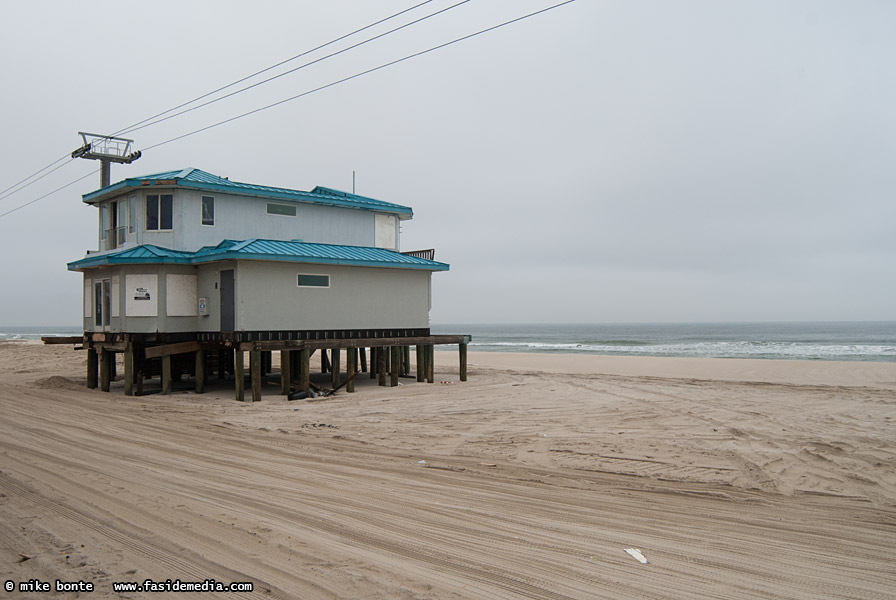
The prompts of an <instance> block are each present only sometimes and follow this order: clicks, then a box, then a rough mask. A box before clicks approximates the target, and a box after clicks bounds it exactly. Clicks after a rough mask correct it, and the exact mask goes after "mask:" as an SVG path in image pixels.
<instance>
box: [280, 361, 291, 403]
mask: <svg viewBox="0 0 896 600" xmlns="http://www.w3.org/2000/svg"><path fill="white" fill-rule="evenodd" d="M291 354H292V353H291V352H290V351H289V350H281V351H280V393H281V394H283V395H284V396H285V395H287V394H288V393H289V387H290V385H292V359H291V358H290V355H291Z"/></svg>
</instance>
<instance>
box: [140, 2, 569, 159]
mask: <svg viewBox="0 0 896 600" xmlns="http://www.w3.org/2000/svg"><path fill="white" fill-rule="evenodd" d="M572 2H575V0H566V1H565V2H560V3H559V4H554V5H553V6H549V7H547V8H543V9H541V10H537V11H535V12H531V13H529V14H526V15H523V16H521V17H517V18H515V19H511V20H509V21H504V22H503V23H499V24H498V25H493V26H491V27H487V28H485V29H481V30H479V31H477V32H475V33H471V34H468V35H465V36H462V37H459V38H455V39H453V40H451V41H450V42H445V43H444V44H439V45H438V46H433V47H432V48H427V49H426V50H421V51H420V52H415V53H413V54H408V55H407V56H404V57H402V58H399V59H397V60H393V61H391V62H387V63H383V64H381V65H379V66H377V67H373V68H372V69H367V70H366V71H361V72H360V73H355V74H354V75H349V76H348V77H343V78H342V79H339V80H337V81H333V82H330V83H328V84H326V85H322V86H320V87H317V88H314V89H312V90H308V91H306V92H302V93H301V94H296V95H295V96H290V97H289V98H284V99H283V100H279V101H277V102H274V103H273V104H268V105H267V106H262V107H260V108H256V109H253V110H250V111H248V112H244V113H242V114H239V115H237V116H235V117H230V118H229V119H224V120H223V121H218V122H217V123H212V124H211V125H206V126H205V127H200V128H199V129H196V130H194V131H190V132H189V133H184V134H182V135H179V136H176V137H173V138H170V139H167V140H165V141H163V142H159V143H157V144H153V145H152V146H147V147H146V148H144V150H152V149H153V148H158V147H159V146H164V145H165V144H169V143H171V142H174V141H177V140H182V139H184V138H186V137H190V136H192V135H196V134H197V133H202V132H203V131H208V130H209V129H213V128H215V127H218V126H220V125H224V124H226V123H231V122H233V121H236V120H237V119H242V118H243V117H248V116H249V115H254V114H255V113H259V112H262V111H265V110H268V109H270V108H274V107H275V106H280V105H281V104H286V103H287V102H292V101H293V100H297V99H299V98H302V97H304V96H308V95H310V94H313V93H315V92H319V91H321V90H325V89H327V88H331V87H333V86H336V85H339V84H340V83H345V82H346V81H351V80H352V79H357V78H358V77H362V76H364V75H368V74H370V73H373V72H375V71H380V70H382V69H385V68H387V67H391V66H393V65H397V64H398V63H402V62H404V61H406V60H410V59H412V58H416V57H418V56H423V55H424V54H429V53H430V52H434V51H436V50H440V49H442V48H445V47H447V46H451V45H452V44H456V43H458V42H462V41H464V40H468V39H470V38H473V37H476V36H478V35H482V34H484V33H488V32H490V31H494V30H496V29H500V28H501V27H506V26H507V25H511V24H513V23H518V22H519V21H522V20H524V19H528V18H530V17H534V16H536V15H540V14H542V13H546V12H548V11H549V10H554V9H555V8H559V7H561V6H564V5H566V4H571V3H572Z"/></svg>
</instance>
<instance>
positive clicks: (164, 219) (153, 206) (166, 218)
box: [146, 194, 174, 231]
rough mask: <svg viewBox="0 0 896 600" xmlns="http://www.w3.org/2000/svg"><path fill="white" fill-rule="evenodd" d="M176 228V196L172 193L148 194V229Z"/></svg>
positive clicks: (163, 229)
mask: <svg viewBox="0 0 896 600" xmlns="http://www.w3.org/2000/svg"><path fill="white" fill-rule="evenodd" d="M171 229H174V196H173V195H172V194H149V195H147V196H146V230H147V231H165V230H171Z"/></svg>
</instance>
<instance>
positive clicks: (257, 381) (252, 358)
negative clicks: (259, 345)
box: [249, 350, 262, 402]
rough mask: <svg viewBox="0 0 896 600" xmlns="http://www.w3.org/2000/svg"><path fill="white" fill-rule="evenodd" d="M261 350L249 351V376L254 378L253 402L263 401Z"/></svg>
mask: <svg viewBox="0 0 896 600" xmlns="http://www.w3.org/2000/svg"><path fill="white" fill-rule="evenodd" d="M261 363H262V356H261V350H252V351H250V352H249V376H250V377H251V379H252V402H260V401H261V371H262V364H261Z"/></svg>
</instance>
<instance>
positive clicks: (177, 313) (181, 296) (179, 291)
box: [165, 274, 199, 317]
mask: <svg viewBox="0 0 896 600" xmlns="http://www.w3.org/2000/svg"><path fill="white" fill-rule="evenodd" d="M196 282H197V279H196V276H195V275H176V274H168V276H167V277H166V278H165V289H166V303H165V304H166V307H167V310H166V312H167V314H168V316H169V317H195V316H196V312H197V310H198V306H199V302H198V295H199V294H198V293H197V285H196Z"/></svg>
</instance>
